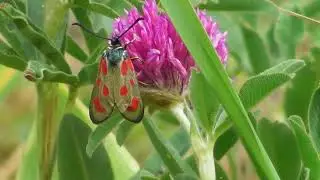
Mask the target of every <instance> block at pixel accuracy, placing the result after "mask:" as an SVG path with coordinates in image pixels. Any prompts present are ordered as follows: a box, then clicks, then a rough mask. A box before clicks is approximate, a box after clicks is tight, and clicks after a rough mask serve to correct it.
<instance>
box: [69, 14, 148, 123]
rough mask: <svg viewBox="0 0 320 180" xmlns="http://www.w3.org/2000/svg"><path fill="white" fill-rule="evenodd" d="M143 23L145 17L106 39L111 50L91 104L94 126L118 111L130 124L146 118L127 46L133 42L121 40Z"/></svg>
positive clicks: (102, 62) (106, 53)
mask: <svg viewBox="0 0 320 180" xmlns="http://www.w3.org/2000/svg"><path fill="white" fill-rule="evenodd" d="M140 20H143V18H138V19H137V20H136V21H135V22H134V23H133V24H132V25H131V26H129V27H128V28H127V29H126V30H125V31H124V32H123V33H121V34H120V35H118V36H116V37H113V38H111V39H108V38H104V39H107V40H108V47H107V49H106V50H104V51H103V53H102V56H101V59H100V63H99V68H98V74H97V77H96V81H95V83H94V87H93V90H92V94H91V100H90V105H89V115H90V118H91V121H92V122H93V123H95V124H98V123H101V122H103V121H105V120H107V119H108V118H109V117H110V116H111V114H112V112H113V110H114V109H115V108H117V109H118V111H119V112H120V113H121V115H122V116H123V117H124V118H125V119H127V120H129V121H131V122H135V123H138V122H140V121H141V120H142V118H143V115H144V106H143V102H142V100H141V96H140V91H139V86H138V81H137V78H136V73H135V71H134V67H133V64H132V60H134V59H136V58H130V57H129V55H128V52H127V51H126V47H127V45H128V44H130V43H131V42H132V41H130V42H127V43H126V44H125V45H124V46H123V45H122V44H121V42H120V40H119V39H120V38H121V36H123V35H124V34H125V33H126V32H128V31H129V30H130V29H131V28H132V27H133V26H134V25H135V24H137V23H138V21H140ZM73 25H79V26H80V27H82V28H83V29H85V30H86V31H88V32H90V33H93V32H92V31H90V30H88V29H86V28H84V27H83V26H82V25H80V24H78V23H74V24H73ZM94 35H95V36H97V35H96V34H94ZM97 37H100V36H97ZM100 38H101V37H100Z"/></svg>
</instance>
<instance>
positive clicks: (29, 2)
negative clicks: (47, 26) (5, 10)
mask: <svg viewBox="0 0 320 180" xmlns="http://www.w3.org/2000/svg"><path fill="white" fill-rule="evenodd" d="M44 5H45V0H38V1H33V0H26V7H27V11H26V12H27V15H28V17H29V18H30V19H31V20H32V22H33V23H34V24H35V25H36V26H38V27H40V28H41V29H43V24H44V19H45V8H43V6H44Z"/></svg>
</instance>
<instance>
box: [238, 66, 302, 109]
mask: <svg viewBox="0 0 320 180" xmlns="http://www.w3.org/2000/svg"><path fill="white" fill-rule="evenodd" d="M304 66H305V63H304V61H302V60H287V61H284V62H282V63H280V64H278V65H276V66H274V67H272V68H270V69H267V70H265V71H264V72H262V73H260V74H258V75H256V76H253V77H251V78H250V79H248V80H247V81H246V82H245V83H244V84H243V86H242V87H241V89H240V92H239V96H240V99H241V100H242V103H243V105H244V106H245V108H246V109H250V108H252V107H253V106H254V105H256V104H258V103H259V102H260V101H261V100H262V99H263V98H264V97H266V96H267V95H268V94H270V93H271V92H272V91H273V90H275V89H276V88H278V87H280V86H281V85H283V84H284V83H286V82H288V81H289V80H290V79H292V78H293V77H294V75H295V73H296V72H297V71H299V70H300V69H301V68H303V67H304Z"/></svg>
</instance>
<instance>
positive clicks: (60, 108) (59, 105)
mask: <svg viewBox="0 0 320 180" xmlns="http://www.w3.org/2000/svg"><path fill="white" fill-rule="evenodd" d="M58 87H59V85H58V84H56V83H41V84H38V85H37V90H38V117H37V123H36V129H37V134H36V137H37V143H39V144H40V146H39V156H40V157H39V164H38V165H39V170H40V171H39V173H40V175H39V176H40V179H42V180H49V179H51V174H52V169H53V165H54V154H55V153H54V149H55V141H56V135H57V131H58V128H59V123H60V120H61V118H62V116H63V113H64V108H65V104H66V100H67V99H66V98H64V99H63V98H60V97H59V93H58V92H57V89H58Z"/></svg>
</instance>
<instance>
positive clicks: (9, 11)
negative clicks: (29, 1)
mask: <svg viewBox="0 0 320 180" xmlns="http://www.w3.org/2000/svg"><path fill="white" fill-rule="evenodd" d="M0 11H1V12H3V13H5V14H6V15H7V16H8V17H10V18H11V20H12V21H13V22H14V24H15V25H16V26H17V28H18V29H19V30H20V32H21V33H22V34H23V36H24V37H25V38H26V39H28V40H29V41H30V42H31V43H32V44H33V45H34V46H35V47H37V48H38V49H39V50H40V51H41V52H42V53H43V54H44V55H45V56H46V57H47V59H48V60H50V62H51V63H52V64H53V65H55V66H56V67H57V68H58V69H60V70H62V71H64V72H66V73H68V74H70V73H71V69H70V67H69V65H68V64H67V62H66V61H65V60H64V57H63V55H62V54H61V53H60V51H59V50H58V49H57V48H56V47H55V46H54V45H53V44H52V42H50V41H49V39H48V38H47V37H46V36H45V34H44V33H43V32H42V31H41V30H40V29H39V28H37V27H36V26H35V25H34V24H32V23H31V22H30V21H28V20H27V17H25V16H24V14H22V12H20V11H18V10H16V9H14V8H12V7H11V6H5V8H2V9H0Z"/></svg>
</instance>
